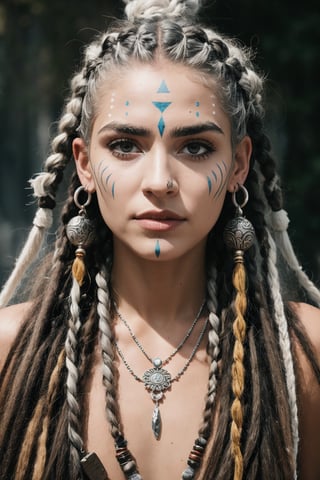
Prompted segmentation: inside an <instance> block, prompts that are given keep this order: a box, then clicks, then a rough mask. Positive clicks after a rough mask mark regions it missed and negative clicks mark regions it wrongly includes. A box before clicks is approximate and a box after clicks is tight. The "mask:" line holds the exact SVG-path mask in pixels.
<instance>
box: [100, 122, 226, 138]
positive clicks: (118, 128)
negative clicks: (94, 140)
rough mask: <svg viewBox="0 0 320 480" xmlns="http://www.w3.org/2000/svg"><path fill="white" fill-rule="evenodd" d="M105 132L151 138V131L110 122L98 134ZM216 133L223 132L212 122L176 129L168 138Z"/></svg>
mask: <svg viewBox="0 0 320 480" xmlns="http://www.w3.org/2000/svg"><path fill="white" fill-rule="evenodd" d="M105 130H113V131H115V132H117V133H121V134H123V135H134V136H138V137H151V136H152V131H151V130H150V129H148V128H144V127H136V126H134V125H131V124H126V123H117V122H110V123H107V124H106V125H104V126H103V127H101V128H100V130H99V131H98V134H100V133H102V132H104V131H105ZM208 131H211V132H216V133H220V134H222V135H224V132H223V130H222V129H221V128H220V127H219V126H218V125H217V124H216V123H214V122H206V123H201V124H196V125H190V126H185V127H176V128H174V129H173V130H172V131H171V132H170V136H171V137H173V138H179V137H186V136H188V135H196V134H198V133H203V132H208Z"/></svg>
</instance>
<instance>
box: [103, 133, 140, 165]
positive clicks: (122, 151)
mask: <svg viewBox="0 0 320 480" xmlns="http://www.w3.org/2000/svg"><path fill="white" fill-rule="evenodd" d="M108 148H109V150H110V151H111V152H112V154H113V155H114V156H115V157H118V158H121V159H123V160H127V159H130V158H132V157H133V156H135V155H136V154H137V153H141V149H140V148H139V147H138V146H137V144H136V143H135V142H134V141H133V140H131V139H130V138H119V139H117V140H113V141H112V142H110V143H109V144H108Z"/></svg>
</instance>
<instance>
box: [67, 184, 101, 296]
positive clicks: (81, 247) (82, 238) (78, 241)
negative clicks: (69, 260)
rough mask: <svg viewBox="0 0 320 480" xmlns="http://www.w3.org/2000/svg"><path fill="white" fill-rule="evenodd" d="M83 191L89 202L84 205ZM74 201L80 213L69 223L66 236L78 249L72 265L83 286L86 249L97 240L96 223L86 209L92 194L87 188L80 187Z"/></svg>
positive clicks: (73, 271)
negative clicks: (81, 195)
mask: <svg viewBox="0 0 320 480" xmlns="http://www.w3.org/2000/svg"><path fill="white" fill-rule="evenodd" d="M83 191H85V192H86V193H87V200H86V201H85V202H84V203H80V201H79V196H80V193H82V192H83ZM73 200H74V203H75V205H76V206H77V207H78V208H79V213H78V215H77V216H75V217H73V218H71V220H70V221H69V222H68V224H67V228H66V234H67V237H68V240H69V241H70V242H71V243H72V244H73V245H75V246H76V247H77V248H76V251H75V259H74V262H73V265H72V274H73V276H74V278H75V279H76V280H77V282H78V283H79V285H80V286H81V285H82V283H83V280H84V276H85V273H86V270H85V265H84V261H83V259H84V257H85V254H86V251H85V248H87V247H89V245H91V244H92V242H93V240H94V239H95V230H94V223H93V222H92V221H91V220H89V219H88V217H87V212H86V207H88V206H89V205H90V202H91V193H90V192H87V190H86V188H85V187H83V186H80V187H78V188H77V189H76V191H75V192H74V197H73Z"/></svg>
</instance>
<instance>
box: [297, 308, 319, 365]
mask: <svg viewBox="0 0 320 480" xmlns="http://www.w3.org/2000/svg"><path fill="white" fill-rule="evenodd" d="M292 307H293V309H294V311H295V313H296V315H297V316H298V318H299V320H300V321H301V323H302V325H303V326H304V329H305V331H306V333H307V335H308V337H309V340H310V342H311V344H312V346H313V349H314V351H315V354H316V356H317V360H318V362H319V364H320V309H319V308H316V307H313V306H312V305H308V304H306V303H294V304H292Z"/></svg>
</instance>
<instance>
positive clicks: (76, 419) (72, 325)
mask: <svg viewBox="0 0 320 480" xmlns="http://www.w3.org/2000/svg"><path fill="white" fill-rule="evenodd" d="M70 297H71V305H70V313H71V317H70V320H69V329H68V333H67V338H66V343H65V352H66V368H67V372H68V374H67V383H66V386H67V403H68V408H69V409H68V436H69V440H70V462H71V465H72V466H73V469H74V471H75V472H77V475H78V474H79V473H80V452H81V451H82V450H83V442H82V438H81V436H80V406H79V402H78V385H79V368H78V362H79V356H80V354H79V338H78V336H79V331H80V328H81V321H80V308H79V302H80V286H79V284H78V282H77V281H76V280H75V279H74V280H73V283H72V288H71V294H70Z"/></svg>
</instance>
